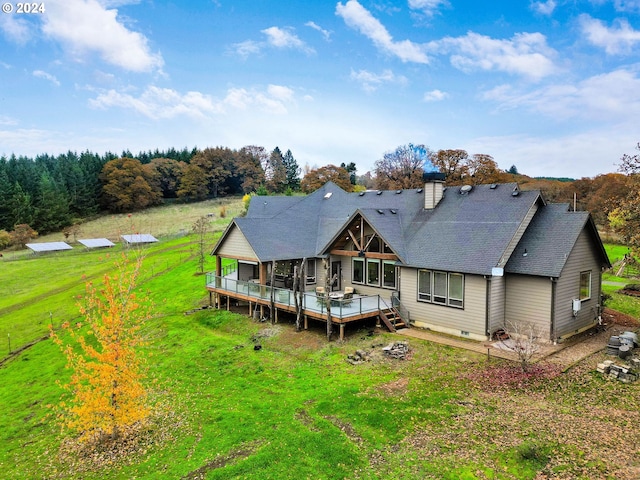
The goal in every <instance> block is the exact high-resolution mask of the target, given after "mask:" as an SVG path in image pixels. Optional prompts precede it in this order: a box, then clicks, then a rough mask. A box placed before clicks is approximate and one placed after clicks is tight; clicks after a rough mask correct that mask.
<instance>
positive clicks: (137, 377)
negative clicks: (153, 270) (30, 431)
mask: <svg viewBox="0 0 640 480" xmlns="http://www.w3.org/2000/svg"><path fill="white" fill-rule="evenodd" d="M141 266H142V257H137V258H136V259H135V260H129V259H128V258H127V257H126V256H123V257H122V259H121V260H120V261H119V262H117V264H116V269H115V272H114V273H111V274H107V275H105V276H104V284H103V286H102V288H101V289H100V290H98V289H97V288H96V287H95V286H94V285H93V284H92V283H91V282H89V283H87V285H86V294H85V297H84V302H83V303H82V304H80V305H79V309H80V313H81V314H82V315H83V316H84V318H85V320H86V323H87V327H88V329H89V330H88V331H86V335H87V337H92V338H91V339H87V338H85V336H84V335H83V333H81V332H82V331H83V330H82V329H81V327H80V328H78V325H75V326H71V325H70V324H69V323H65V324H63V325H62V328H63V329H64V330H65V331H66V332H67V334H68V336H69V338H70V339H71V342H70V343H65V341H64V339H63V338H62V337H61V336H59V335H58V333H56V332H55V331H54V330H53V326H52V325H50V326H49V328H50V335H51V338H52V339H53V341H54V342H56V343H57V344H58V345H59V346H60V347H61V349H62V351H63V352H64V354H65V356H66V358H67V368H69V369H71V370H72V374H71V380H70V382H69V384H68V385H67V390H68V391H69V392H70V399H69V401H68V402H62V403H61V404H60V406H61V407H62V410H63V415H62V417H61V418H62V421H63V425H64V426H65V427H66V428H68V429H70V430H71V431H73V432H75V433H77V434H78V435H79V438H80V440H81V441H83V442H97V443H99V442H101V441H104V440H107V439H110V440H118V439H119V438H121V437H125V436H129V435H132V434H135V431H136V426H139V425H141V424H142V422H143V421H144V420H145V419H146V418H147V417H148V416H149V413H150V408H149V406H148V404H147V395H146V390H145V388H144V386H143V380H144V373H143V368H142V367H143V362H142V358H141V356H140V354H139V352H138V347H139V346H140V345H141V344H142V343H143V338H142V334H141V331H140V329H141V327H142V325H143V324H144V322H145V320H147V319H148V318H150V310H149V307H148V306H143V305H142V304H141V303H139V302H138V300H137V298H136V294H135V291H134V290H135V288H136V282H137V280H138V277H139V275H140V269H141ZM75 346H79V349H78V348H75Z"/></svg>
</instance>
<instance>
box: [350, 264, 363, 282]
mask: <svg viewBox="0 0 640 480" xmlns="http://www.w3.org/2000/svg"><path fill="white" fill-rule="evenodd" d="M351 281H352V282H353V283H364V258H354V259H353V270H352V272H351Z"/></svg>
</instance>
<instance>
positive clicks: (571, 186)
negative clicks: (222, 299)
mask: <svg viewBox="0 0 640 480" xmlns="http://www.w3.org/2000/svg"><path fill="white" fill-rule="evenodd" d="M636 161H637V155H635V156H631V155H625V156H624V157H623V158H622V163H621V165H620V172H619V173H606V174H602V175H598V176H596V177H594V178H581V179H564V178H563V179H554V178H532V177H529V176H527V175H524V174H521V173H519V172H518V169H517V167H516V166H515V165H513V166H511V168H509V169H508V170H501V169H499V168H498V165H497V163H496V162H495V161H494V160H493V158H492V157H491V156H490V155H486V154H473V155H469V154H468V153H467V152H466V151H465V150H460V149H452V150H438V151H431V150H430V149H429V148H428V147H425V146H424V145H413V144H409V145H403V146H399V147H397V148H396V149H395V150H392V151H389V152H386V153H384V154H383V156H382V158H381V159H379V160H378V161H376V162H375V165H374V170H373V171H372V172H366V173H365V174H363V175H357V174H356V173H357V167H356V164H355V163H354V162H350V163H341V164H340V165H339V166H337V165H326V166H322V167H317V168H310V167H309V166H308V165H305V166H304V167H303V168H301V167H300V165H299V164H298V161H297V160H296V159H295V158H294V156H293V154H292V152H291V150H287V151H286V152H285V153H282V151H281V150H280V148H279V147H275V148H274V149H273V150H272V151H270V152H269V151H267V150H266V149H265V148H264V147H261V146H245V147H243V148H241V149H239V150H235V149H230V148H227V147H215V148H205V149H203V150H200V149H198V148H193V149H187V148H183V149H182V150H176V149H174V148H171V149H168V150H166V151H160V150H157V149H156V150H155V151H147V152H140V153H138V154H137V155H134V154H133V153H131V152H130V151H123V152H122V153H121V154H120V155H117V154H114V153H111V152H107V153H105V154H103V155H99V154H96V153H93V152H90V151H85V152H82V153H76V152H71V151H70V152H67V153H65V154H61V155H57V156H52V155H48V154H42V155H38V156H36V157H35V158H29V157H24V156H19V157H16V156H15V155H11V156H10V157H9V158H6V157H0V249H1V248H6V247H7V246H10V245H19V244H24V243H26V241H27V240H29V239H32V238H35V237H36V236H37V235H38V234H46V233H49V232H54V231H60V230H64V229H69V228H73V226H74V225H76V224H78V223H81V222H82V221H83V220H85V219H87V218H91V217H93V216H95V215H99V214H104V213H120V212H131V211H135V210H141V209H144V208H148V207H151V206H154V205H159V204H162V203H164V202H192V201H200V200H204V199H207V198H215V197H221V196H226V195H242V194H258V195H270V194H279V195H282V194H286V195H291V194H294V193H296V192H303V193H309V192H312V191H314V190H315V189H317V188H318V187H320V186H321V185H322V184H324V183H325V182H326V181H329V180H330V181H333V182H335V183H336V184H338V185H339V186H340V187H342V188H344V189H345V190H348V191H353V190H364V189H398V188H416V187H419V186H421V184H422V182H423V180H422V175H423V173H424V172H425V171H428V170H438V171H440V172H442V173H445V174H446V184H447V185H461V184H465V183H469V184H480V183H505V182H518V184H519V185H520V187H521V188H522V189H525V190H530V189H540V190H541V191H542V193H543V196H544V198H545V200H546V201H547V202H567V203H569V204H570V205H571V208H575V209H577V210H588V211H590V212H591V213H592V215H593V217H594V220H595V222H596V224H597V225H598V226H599V227H600V228H601V229H602V230H603V231H605V232H606V231H608V230H609V227H610V220H611V219H613V220H614V224H616V223H617V224H619V223H620V222H622V223H624V222H625V217H624V215H623V214H620V211H619V208H620V206H621V205H624V204H625V202H628V198H629V196H630V192H632V191H637V189H636V188H635V187H634V182H635V181H636V180H637V178H636V177H637V176H638V175H637V172H635V171H634V170H633V166H634V165H635V164H636V163H637V162H636ZM634 162H635V163H634ZM618 226H619V225H618Z"/></svg>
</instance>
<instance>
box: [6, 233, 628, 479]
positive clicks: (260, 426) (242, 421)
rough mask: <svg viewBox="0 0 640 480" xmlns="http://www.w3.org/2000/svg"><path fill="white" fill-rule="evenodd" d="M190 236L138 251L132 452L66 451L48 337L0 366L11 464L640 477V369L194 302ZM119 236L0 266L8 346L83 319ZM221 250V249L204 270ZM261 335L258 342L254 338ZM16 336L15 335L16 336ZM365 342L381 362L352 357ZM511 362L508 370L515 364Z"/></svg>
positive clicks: (128, 471)
mask: <svg viewBox="0 0 640 480" xmlns="http://www.w3.org/2000/svg"><path fill="white" fill-rule="evenodd" d="M192 247H193V246H192V245H191V244H190V239H189V237H188V236H177V237H176V238H170V237H167V238H163V239H162V241H161V242H160V243H158V244H154V245H151V246H149V247H147V248H145V249H144V253H145V264H144V265H145V267H144V275H143V278H142V279H141V284H140V291H141V292H144V295H145V296H146V298H148V299H149V300H150V301H152V302H153V304H154V305H155V307H154V311H155V315H154V317H153V319H151V320H150V321H149V322H148V323H147V325H146V327H145V330H144V333H145V336H146V337H147V339H148V341H149V344H148V346H147V347H146V348H145V349H144V351H143V353H144V355H145V357H146V358H147V364H148V368H149V375H150V377H151V378H152V379H153V380H154V382H153V383H151V384H150V389H151V392H152V397H153V398H154V400H155V401H156V404H157V408H156V414H155V415H154V418H153V422H152V423H151V426H150V429H149V431H148V432H147V434H146V436H143V437H141V442H140V444H138V445H137V446H136V447H135V448H132V453H131V454H130V456H129V457H128V458H127V459H115V460H114V459H113V458H111V457H109V456H106V455H104V456H101V455H95V456H94V457H92V458H91V459H87V458H84V457H82V458H78V457H74V456H70V455H69V454H67V453H65V452H66V451H65V449H64V448H62V446H64V442H63V439H62V437H61V436H60V432H59V429H58V428H57V426H56V423H55V418H54V416H53V415H52V410H51V408H50V407H48V405H51V404H53V405H55V404H56V403H57V402H59V398H60V395H61V392H62V388H61V386H60V385H59V382H64V381H65V380H66V379H67V378H68V376H69V372H68V371H66V370H65V368H64V363H65V362H64V358H63V356H62V354H61V353H60V351H59V349H58V347H57V346H56V345H55V344H53V343H52V342H51V341H50V340H43V341H40V342H37V343H35V344H34V345H33V346H32V347H30V348H28V349H26V350H24V351H23V352H21V353H20V355H18V356H16V357H15V358H13V359H12V360H10V361H8V362H6V363H5V364H4V365H2V366H0V378H1V379H2V381H0V409H1V411H2V413H3V414H2V415H1V416H0V472H2V474H1V475H0V476H2V477H3V478H11V479H33V478H65V479H66V478H77V479H80V478H92V479H93V478H96V479H130V478H143V479H157V478H167V479H179V478H194V479H195V478H208V479H230V478H238V479H241V478H242V479H245V478H249V479H251V478H255V479H289V478H291V479H300V478H311V479H344V478H349V479H387V478H398V479H403V478H404V479H414V478H415V479H422V478H431V479H456V480H457V479H536V478H561V479H613V478H616V479H635V478H639V477H640V460H638V456H637V451H636V450H637V444H638V441H639V440H640V434H639V433H638V429H637V425H638V424H640V382H638V383H636V384H628V385H625V384H622V383H618V382H610V381H607V380H606V379H605V378H603V377H602V376H601V375H600V374H597V373H596V372H595V365H596V363H597V362H598V361H601V360H602V359H604V358H605V357H604V355H596V356H594V357H591V358H589V359H587V360H586V361H585V362H583V363H581V364H580V365H578V366H576V367H574V368H572V369H570V370H569V371H568V372H566V373H563V374H559V373H557V374H556V375H554V376H550V377H548V378H546V379H545V378H539V379H538V380H535V381H529V382H527V381H526V380H522V381H521V382H520V383H516V384H508V383H507V382H504V381H502V380H504V379H501V378H500V376H508V375H509V373H508V372H509V370H505V369H503V367H504V364H502V363H500V362H499V361H498V360H492V361H491V363H489V364H488V363H487V360H486V357H485V356H481V355H477V354H473V353H470V352H467V351H461V350H457V349H454V348H451V347H447V346H442V345H435V344H431V343H428V342H423V341H419V340H411V349H412V352H411V358H410V359H409V360H405V361H397V360H390V359H386V358H384V357H383V356H382V354H381V353H380V350H381V346H383V345H386V344H387V343H389V342H390V341H392V340H397V339H398V337H396V336H393V335H392V334H385V333H379V332H378V333H375V334H374V335H370V332H369V331H368V330H366V329H364V330H354V329H351V330H350V331H348V332H347V333H348V334H347V337H346V340H345V342H343V343H338V342H331V343H327V342H326V339H325V336H324V325H321V324H317V325H313V324H312V328H311V330H310V331H306V332H300V333H296V332H295V329H294V328H293V326H292V325H291V324H290V323H288V322H286V321H284V322H282V323H281V324H278V325H275V326H272V325H269V324H263V323H257V322H254V321H252V320H251V319H249V318H247V317H245V316H241V315H237V314H233V313H230V312H226V311H216V310H200V311H198V312H196V313H194V314H191V315H185V312H186V311H189V310H192V309H194V308H196V307H198V306H200V305H203V304H204V303H205V302H206V298H207V297H206V292H205V290H204V277H203V276H198V275H194V274H195V272H196V270H197V266H196V262H195V260H194V259H193V258H192V257H191V254H192V252H193V248H192ZM120 248H121V247H117V248H116V249H114V250H113V251H111V252H110V257H111V258H106V253H107V252H104V251H102V252H86V251H80V250H78V251H74V252H66V253H60V254H55V255H52V256H39V257H25V258H24V259H21V260H15V261H5V262H3V263H2V264H0V266H1V269H0V285H3V288H4V287H5V286H6V288H9V289H10V291H11V294H10V295H5V296H3V298H0V358H2V357H4V356H5V354H6V353H8V344H5V345H3V344H2V343H1V342H2V341H3V340H4V339H6V338H7V334H9V335H10V336H11V337H10V338H11V340H12V348H14V349H15V348H17V346H19V345H22V344H25V343H27V342H29V341H31V340H35V339H37V338H39V337H41V336H43V335H44V334H45V333H46V329H47V325H48V324H49V322H50V321H53V324H54V325H58V324H59V322H62V321H65V320H71V321H74V320H75V319H79V317H78V313H77V308H76V306H75V303H76V301H77V296H78V295H80V294H82V292H83V290H84V286H83V285H84V282H85V281H87V280H90V279H91V280H94V281H99V280H100V278H101V276H102V275H103V274H104V273H105V272H107V271H108V270H109V269H110V268H111V267H112V257H113V256H114V255H117V254H118V253H119V252H118V249H120ZM212 265H213V261H212V260H211V264H210V265H209V268H211V267H212ZM256 341H259V343H260V344H261V346H262V349H260V350H257V351H256V350H254V348H253V347H254V344H255V342H256ZM14 342H15V343H14ZM356 349H362V350H367V351H369V352H371V353H372V358H373V359H372V361H370V362H367V363H365V364H362V365H358V366H353V365H351V364H349V363H347V362H346V361H345V359H346V356H347V354H349V353H353V352H354V351H355V350H356ZM505 372H507V373H505Z"/></svg>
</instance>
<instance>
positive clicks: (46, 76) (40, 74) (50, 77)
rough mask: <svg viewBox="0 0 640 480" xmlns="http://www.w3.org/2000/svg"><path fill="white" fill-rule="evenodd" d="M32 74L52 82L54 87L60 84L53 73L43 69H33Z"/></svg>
mask: <svg viewBox="0 0 640 480" xmlns="http://www.w3.org/2000/svg"><path fill="white" fill-rule="evenodd" d="M33 76H34V77H37V78H43V79H45V80H48V81H50V82H51V83H53V84H54V85H55V86H56V87H59V86H60V82H59V81H58V79H57V78H56V77H54V76H53V75H51V74H50V73H47V72H45V71H42V70H34V71H33Z"/></svg>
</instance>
